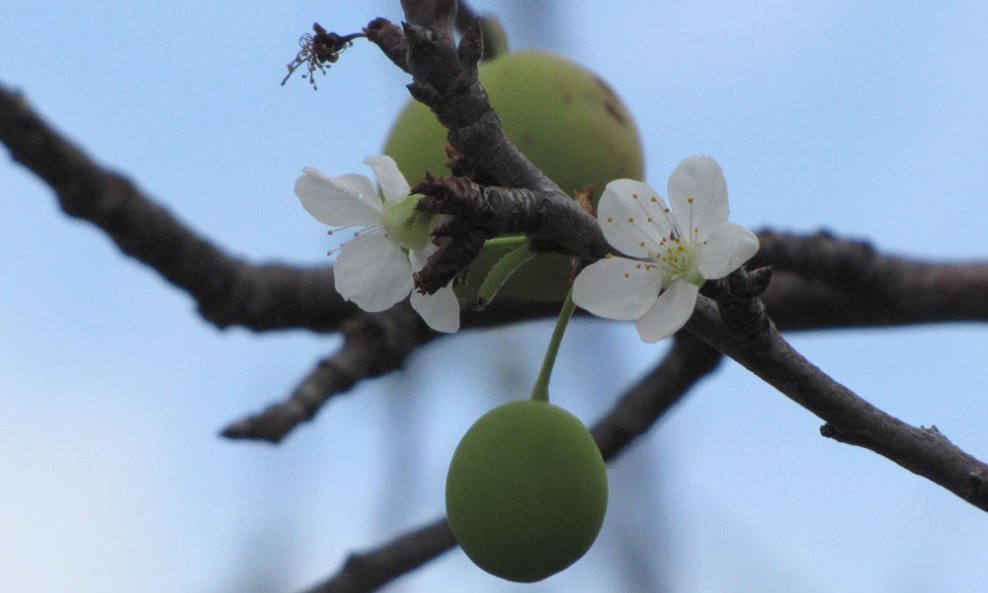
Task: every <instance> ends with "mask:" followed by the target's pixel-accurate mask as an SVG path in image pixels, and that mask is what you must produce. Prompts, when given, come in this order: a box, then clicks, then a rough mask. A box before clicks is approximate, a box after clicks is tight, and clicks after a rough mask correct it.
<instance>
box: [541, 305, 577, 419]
mask: <svg viewBox="0 0 988 593" xmlns="http://www.w3.org/2000/svg"><path fill="white" fill-rule="evenodd" d="M575 309H576V305H574V304H573V289H572V288H570V289H569V292H568V293H566V300H565V301H563V308H562V309H560V311H559V317H558V318H557V319H556V327H555V328H553V330H552V338H550V339H549V347H548V348H547V349H546V351H545V358H544V359H542V368H541V369H540V370H539V376H538V377H537V378H536V379H535V385H534V386H533V387H532V397H531V399H532V400H533V401H541V402H546V403H548V402H549V376H550V375H552V367H553V366H555V364H556V355H557V354H559V344H560V343H561V342H562V341H563V334H564V333H566V325H567V324H569V320H570V319H571V318H572V317H573V311H574V310H575Z"/></svg>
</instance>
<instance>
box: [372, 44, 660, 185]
mask: <svg viewBox="0 0 988 593" xmlns="http://www.w3.org/2000/svg"><path fill="white" fill-rule="evenodd" d="M479 72H480V82H481V83H482V84H483V85H484V89H485V90H486V91H487V96H488V98H489V99H490V102H491V105H493V107H494V110H495V111H497V114H498V117H499V118H500V119H501V125H502V127H503V128H504V133H505V134H506V135H507V136H508V139H510V140H511V141H512V142H514V143H515V145H516V146H517V147H518V149H519V150H521V152H522V153H523V154H524V155H525V156H527V157H528V158H529V160H531V161H532V162H533V163H534V164H535V166H537V167H538V168H539V169H541V170H542V172H543V173H545V174H546V175H548V176H549V178H550V179H552V180H553V181H555V182H556V184H557V185H559V187H560V188H562V190H563V191H564V192H567V193H570V192H573V191H576V190H579V191H582V190H583V189H584V188H585V187H586V186H587V185H588V184H593V186H594V188H595V189H596V192H597V193H598V194H599V193H600V192H601V191H603V189H604V186H605V185H606V184H607V182H609V181H612V180H614V179H619V178H624V177H627V178H631V179H641V178H642V168H643V164H642V148H641V140H640V139H639V137H638V130H637V128H636V127H635V124H634V121H632V119H631V114H630V113H629V112H628V109H627V108H626V107H625V106H624V104H623V103H622V102H621V99H619V98H618V96H617V95H616V94H614V91H612V90H611V88H610V87H609V86H607V84H606V83H605V82H604V81H603V80H601V79H600V78H599V77H597V76H596V75H594V74H593V73H592V72H590V71H589V70H586V69H584V68H582V67H580V66H578V65H577V64H574V63H573V62H571V61H569V60H567V59H565V58H562V57H559V56H556V55H552V54H548V53H545V52H538V51H521V52H515V53H508V54H505V55H503V56H500V57H498V58H495V59H494V60H491V61H489V62H485V63H483V64H481V66H480V71H479ZM445 146H446V129H445V128H443V127H442V125H440V124H439V122H438V121H436V117H435V116H434V115H433V114H432V112H431V111H429V108H428V107H426V106H425V105H423V104H422V103H419V102H418V101H410V102H409V103H408V105H406V106H405V108H404V110H403V111H402V112H401V115H399V116H398V120H397V121H396V122H395V124H394V127H393V128H392V130H391V133H390V135H389V136H388V139H387V142H386V143H385V145H384V153H385V154H387V155H389V156H391V157H392V158H394V159H395V161H396V162H397V163H398V168H399V169H401V172H402V173H403V174H404V175H405V177H406V178H407V179H408V180H409V181H410V182H411V183H413V184H414V183H415V182H417V181H419V180H421V179H422V178H424V177H425V173H426V171H428V172H430V173H432V174H433V175H443V174H446V173H447V169H446V167H445V163H446V156H445V152H444V148H445Z"/></svg>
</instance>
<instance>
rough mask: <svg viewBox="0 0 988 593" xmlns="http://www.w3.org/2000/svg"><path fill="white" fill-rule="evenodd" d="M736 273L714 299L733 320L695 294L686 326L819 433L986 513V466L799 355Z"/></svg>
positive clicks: (934, 431) (947, 441)
mask: <svg viewBox="0 0 988 593" xmlns="http://www.w3.org/2000/svg"><path fill="white" fill-rule="evenodd" d="M739 276H741V277H743V276H744V274H743V272H742V273H740V274H738V273H736V274H735V275H732V276H731V277H729V278H728V280H727V281H726V282H725V283H724V284H722V288H723V291H722V292H721V294H719V295H718V305H719V307H720V309H721V311H723V310H724V309H725V308H729V309H730V310H731V311H733V312H735V313H737V315H736V316H734V318H727V317H726V316H725V318H724V319H723V320H722V319H721V315H720V314H719V313H718V306H716V305H714V303H713V302H711V301H710V300H708V299H706V298H704V297H701V298H700V300H699V302H698V303H697V307H696V311H695V312H694V314H693V317H692V318H691V319H690V321H689V323H687V325H686V329H688V330H689V331H690V332H692V333H694V334H695V335H697V336H698V337H699V338H701V339H702V340H703V341H705V342H707V343H708V344H710V345H711V346H713V347H714V348H716V349H717V350H719V351H720V352H723V353H724V354H726V355H727V356H730V357H731V358H733V359H734V360H736V361H737V362H739V363H740V364H741V365H742V366H744V367H745V368H747V369H748V370H750V371H751V372H752V373H754V374H755V375H757V376H758V377H759V378H761V379H762V380H764V381H765V382H766V383H768V384H769V385H772V386H773V387H775V388H776V389H778V390H779V391H780V392H782V393H783V394H784V395H786V396H787V397H789V398H790V399H792V400H793V401H795V402H796V403H798V404H799V405H801V406H803V407H804V408H806V409H807V410H809V411H810V412H812V413H813V414H815V415H816V416H818V417H819V418H821V419H822V420H824V422H826V424H825V425H824V426H823V428H821V434H823V435H824V436H826V437H830V438H833V439H835V440H838V441H840V442H845V443H849V444H853V445H858V446H861V447H865V448H867V449H870V450H871V451H874V452H875V453H878V454H879V455H882V456H884V457H886V458H887V459H889V460H891V461H893V462H895V463H897V464H898V465H900V466H902V467H904V468H906V469H908V470H909V471H911V472H913V473H915V474H918V475H920V476H923V477H925V478H927V479H929V480H930V481H932V482H934V483H936V484H939V485H940V486H943V487H944V488H946V489H947V490H949V491H951V492H953V493H954V494H956V495H957V496H959V497H960V498H962V499H964V500H966V501H967V502H969V503H971V504H973V505H974V506H976V507H978V508H980V509H982V510H984V511H988V488H986V487H985V480H986V477H988V465H986V464H984V463H983V462H981V461H979V460H977V459H975V458H974V457H972V456H971V455H969V454H967V453H965V452H964V451H962V450H961V449H959V448H958V447H957V446H955V445H954V444H953V443H951V442H950V441H949V440H947V438H946V437H944V436H943V435H942V434H940V432H939V431H937V430H936V429H935V428H933V427H931V428H922V427H920V428H916V427H914V426H910V425H908V424H906V423H904V422H902V421H901V420H899V419H898V418H895V417H893V416H891V415H889V414H887V413H885V412H883V411H882V410H880V409H878V408H876V407H875V406H873V405H871V404H870V403H868V402H867V401H865V400H864V399H862V398H861V397H859V396H858V395H857V394H855V393H854V392H852V391H851V390H850V389H848V388H847V387H845V386H844V385H841V384H840V383H838V382H837V381H835V380H834V379H832V378H831V377H829V376H828V375H827V374H825V373H824V372H823V371H821V370H820V369H819V368H817V367H816V366H814V365H813V364H812V363H810V362H809V361H808V360H806V359H805V358H803V356H801V355H800V354H799V353H798V352H796V351H795V350H794V349H793V348H792V347H791V346H790V345H789V344H788V343H787V342H786V341H785V340H784V339H783V338H782V336H780V335H779V333H778V332H777V331H776V329H775V326H774V324H773V323H772V322H771V320H769V319H768V318H767V317H766V316H765V314H764V310H763V309H762V308H761V307H760V305H759V303H758V301H757V299H756V298H755V297H756V296H757V295H756V294H750V293H749V294H744V291H743V289H742V290H738V287H739V286H743V282H738V280H737V279H738V277H739ZM742 280H743V278H742ZM745 300H748V301H749V305H750V306H747V307H746V306H745V305H744V304H743V302H744V301H745Z"/></svg>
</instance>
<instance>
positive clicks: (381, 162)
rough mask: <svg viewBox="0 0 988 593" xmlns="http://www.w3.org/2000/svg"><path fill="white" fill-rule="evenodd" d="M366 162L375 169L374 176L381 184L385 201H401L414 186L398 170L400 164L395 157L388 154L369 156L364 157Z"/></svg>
mask: <svg viewBox="0 0 988 593" xmlns="http://www.w3.org/2000/svg"><path fill="white" fill-rule="evenodd" d="M364 164H365V165H367V166H368V167H370V168H371V170H373V171H374V177H375V178H376V179H377V182H378V183H380V184H381V193H383V194H384V201H385V202H395V201H400V199H401V198H404V197H405V196H407V195H408V194H409V192H410V191H411V189H412V188H411V187H410V186H409V185H408V181H406V180H405V177H404V175H402V174H401V171H399V170H398V164H397V163H395V160H394V159H393V158H391V157H389V156H387V155H381V156H369V157H367V158H365V159H364Z"/></svg>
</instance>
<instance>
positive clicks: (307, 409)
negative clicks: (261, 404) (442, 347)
mask: <svg viewBox="0 0 988 593" xmlns="http://www.w3.org/2000/svg"><path fill="white" fill-rule="evenodd" d="M343 335H344V342H343V346H342V347H341V348H340V350H339V351H338V352H337V353H336V354H334V355H333V356H331V357H329V358H326V359H324V360H322V361H320V362H319V364H318V365H317V366H316V368H315V369H313V371H312V372H311V373H310V374H309V376H307V377H306V378H305V379H304V380H303V381H302V383H301V384H299V386H298V387H296V388H295V390H294V391H293V392H292V394H291V395H290V396H289V398H288V399H287V400H286V401H284V402H281V403H278V404H275V405H272V406H270V407H268V408H267V409H266V410H264V411H263V412H261V413H260V414H257V415H253V416H249V417H247V418H245V419H243V420H240V421H238V422H236V423H234V424H232V425H230V426H229V427H227V428H226V429H224V430H223V432H222V433H221V434H222V436H224V437H226V438H229V439H248V440H260V441H267V442H269V443H278V442H280V441H281V440H282V439H283V438H285V437H286V436H287V435H288V434H289V433H290V432H291V431H292V430H294V429H295V428H296V427H297V426H299V425H300V424H302V423H303V422H307V421H308V420H311V419H312V418H313V417H314V416H315V415H316V413H317V412H318V411H319V410H320V408H322V406H323V405H324V404H325V403H327V402H328V401H329V399H330V398H331V397H333V396H335V395H339V394H342V393H346V392H347V391H349V390H350V388H352V387H353V386H354V385H356V384H357V383H358V382H359V381H361V380H363V379H370V378H373V377H378V376H380V375H383V374H386V373H389V372H391V371H394V370H397V369H399V368H401V366H402V364H404V362H405V360H406V359H407V358H408V356H409V355H410V354H411V353H412V352H414V351H415V349H416V348H418V347H419V346H421V345H423V344H425V343H427V342H429V341H431V340H432V339H433V338H435V337H437V336H438V335H439V334H438V333H437V332H434V331H431V330H430V329H429V328H428V327H427V326H426V325H425V323H423V322H422V320H421V319H420V318H419V316H418V314H416V313H415V311H413V310H412V308H411V307H410V306H409V305H408V303H407V302H405V303H402V304H401V305H398V306H396V307H393V308H391V309H389V310H387V311H384V312H383V313H364V314H361V315H359V316H357V317H354V318H352V319H350V320H348V321H347V322H345V323H344V324H343Z"/></svg>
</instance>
